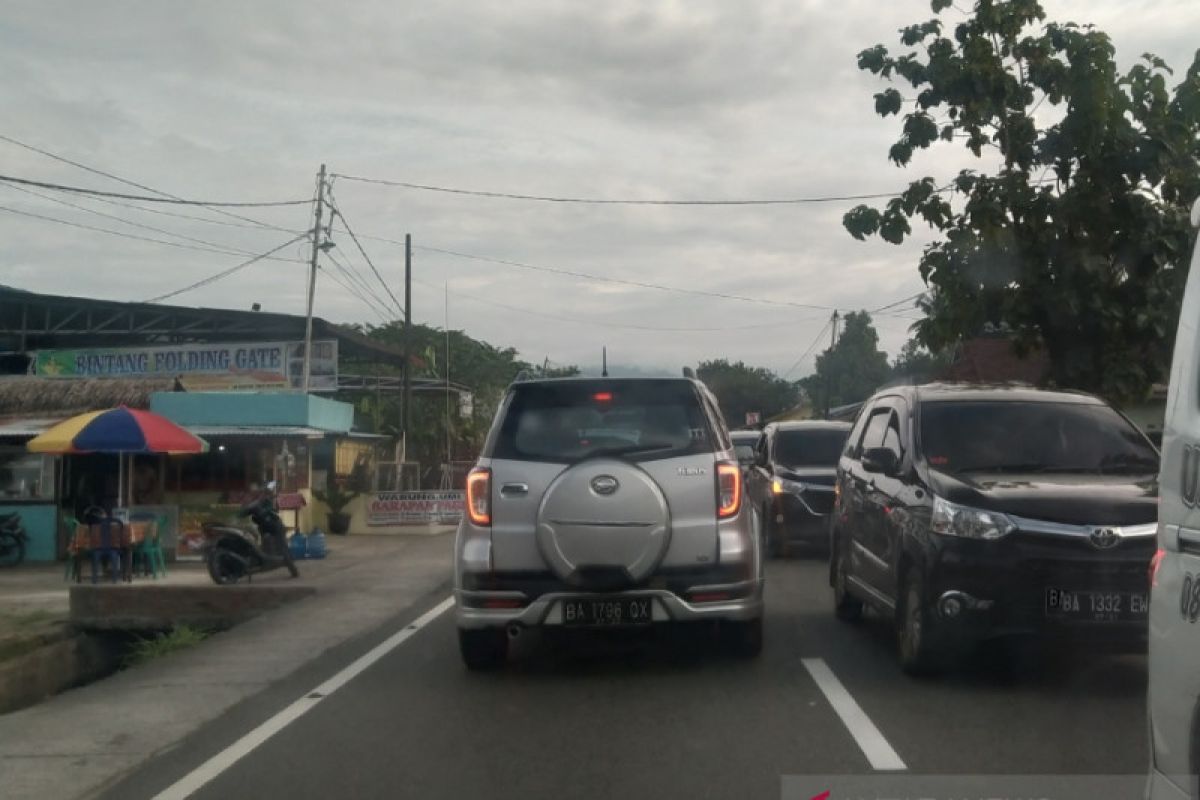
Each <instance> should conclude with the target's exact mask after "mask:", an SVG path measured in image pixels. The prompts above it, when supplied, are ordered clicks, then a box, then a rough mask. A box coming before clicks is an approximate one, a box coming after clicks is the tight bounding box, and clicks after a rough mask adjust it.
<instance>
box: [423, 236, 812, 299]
mask: <svg viewBox="0 0 1200 800" xmlns="http://www.w3.org/2000/svg"><path fill="white" fill-rule="evenodd" d="M413 247H414V248H416V249H419V250H425V251H426V252H430V253H441V254H442V255H448V256H454V257H456V258H465V259H468V260H471V261H483V262H487V263H490V264H502V265H505V266H509V267H517V268H519V269H528V270H535V271H537V272H549V273H554V274H558V275H570V276H572V277H575V278H585V279H587V280H593V281H600V282H602V283H615V284H620V285H622V286H637V287H639V288H642V289H657V290H659V291H663V292H678V293H680V294H690V295H697V296H700V297H717V298H720V299H722V300H741V301H743V302H746V303H761V304H763V305H771V306H786V307H789V308H807V309H815V310H818V311H834V310H836V309H835V308H834V307H833V306H821V305H814V304H812V303H794V302H791V301H789V300H770V299H768V298H765V297H748V296H745V295H739V294H726V293H724V292H709V291H705V290H704V289H687V288H684V287H682V286H666V285H663V284H659V283H648V282H646V281H632V280H626V279H624V278H611V277H608V276H606V275H596V274H593V273H589V272H579V271H576V270H569V269H561V268H555V267H542V266H535V265H533V264H526V263H523V262H520V261H509V260H507V259H503V258H490V257H488V256H479V255H474V254H471V253H462V252H458V251H456V250H445V249H443V248H440V247H427V246H422V245H413Z"/></svg>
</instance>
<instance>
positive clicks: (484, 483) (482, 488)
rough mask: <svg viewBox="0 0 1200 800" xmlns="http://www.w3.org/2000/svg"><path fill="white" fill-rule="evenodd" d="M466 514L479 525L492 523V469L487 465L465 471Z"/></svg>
mask: <svg viewBox="0 0 1200 800" xmlns="http://www.w3.org/2000/svg"><path fill="white" fill-rule="evenodd" d="M467 516H468V517H470V519H471V522H472V523H474V524H475V525H479V526H481V527H485V528H486V527H488V526H490V525H491V524H492V471H491V470H490V469H488V468H487V467H476V468H475V469H473V470H471V471H470V472H469V473H467Z"/></svg>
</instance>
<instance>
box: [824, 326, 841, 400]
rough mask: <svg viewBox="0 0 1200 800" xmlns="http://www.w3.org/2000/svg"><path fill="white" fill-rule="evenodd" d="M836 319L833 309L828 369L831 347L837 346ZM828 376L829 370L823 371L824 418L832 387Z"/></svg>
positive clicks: (830, 361) (831, 361)
mask: <svg viewBox="0 0 1200 800" xmlns="http://www.w3.org/2000/svg"><path fill="white" fill-rule="evenodd" d="M838 319H840V317H839V316H838V312H837V311H836V310H835V311H834V312H833V317H832V319H831V320H830V321H831V322H832V323H833V324H832V325H831V327H830V330H829V354H830V359H829V364H830V369H832V364H833V348H834V347H836V346H837V333H838V331H837V329H838ZM830 377H831V376H830V374H829V372H826V373H825V419H829V405H830V403H829V401H830V394H831V393H832V391H833V389H832V387H831V386H830Z"/></svg>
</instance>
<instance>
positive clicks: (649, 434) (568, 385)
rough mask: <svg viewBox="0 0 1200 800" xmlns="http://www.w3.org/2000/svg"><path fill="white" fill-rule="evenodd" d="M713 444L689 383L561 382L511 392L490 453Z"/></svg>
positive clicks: (586, 452)
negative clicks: (509, 400)
mask: <svg viewBox="0 0 1200 800" xmlns="http://www.w3.org/2000/svg"><path fill="white" fill-rule="evenodd" d="M713 447H714V443H713V441H712V432H711V431H710V430H709V426H708V423H707V420H706V418H705V416H704V412H703V410H702V407H701V405H700V398H699V396H698V395H697V393H696V390H695V388H693V386H692V385H691V383H689V382H687V381H664V380H656V381H638V380H631V381H564V382H562V383H540V384H529V385H525V386H520V385H518V386H517V387H516V388H515V389H514V390H513V396H512V399H511V402H510V403H509V405H508V410H507V412H506V413H505V415H504V421H503V423H502V424H501V426H500V430H499V432H498V435H497V439H496V443H495V448H494V451H493V457H494V458H512V459H521V460H526V461H529V460H532V461H556V462H572V461H580V460H583V459H586V458H593V457H599V456H606V455H608V456H627V457H636V458H638V459H639V460H646V459H650V458H656V459H657V458H672V457H675V456H681V455H690V454H693V453H699V452H707V451H711V450H712V449H713Z"/></svg>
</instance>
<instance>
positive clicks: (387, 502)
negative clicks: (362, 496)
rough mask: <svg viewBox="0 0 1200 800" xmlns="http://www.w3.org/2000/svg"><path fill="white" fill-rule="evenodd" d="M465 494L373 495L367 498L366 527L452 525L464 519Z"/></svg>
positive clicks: (410, 493) (433, 492)
mask: <svg viewBox="0 0 1200 800" xmlns="http://www.w3.org/2000/svg"><path fill="white" fill-rule="evenodd" d="M464 494H465V493H464V492H462V491H461V490H457V491H446V490H439V491H430V492H372V493H371V494H369V495H367V525H369V526H372V527H383V526H391V525H432V524H441V525H452V524H455V523H457V522H458V521H459V520H460V519H461V518H462V515H463V508H464V505H465V497H464Z"/></svg>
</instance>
